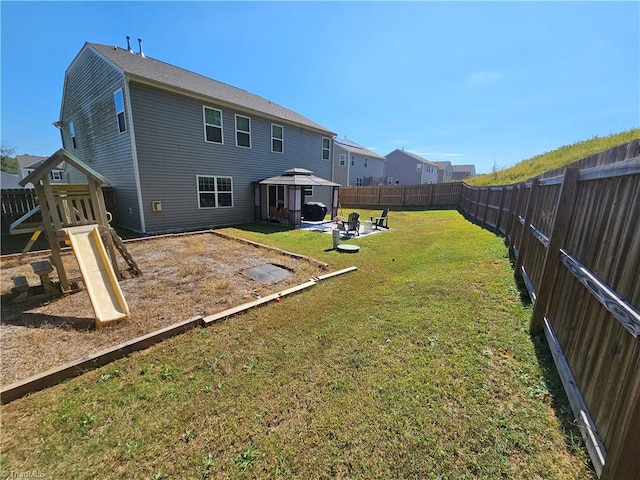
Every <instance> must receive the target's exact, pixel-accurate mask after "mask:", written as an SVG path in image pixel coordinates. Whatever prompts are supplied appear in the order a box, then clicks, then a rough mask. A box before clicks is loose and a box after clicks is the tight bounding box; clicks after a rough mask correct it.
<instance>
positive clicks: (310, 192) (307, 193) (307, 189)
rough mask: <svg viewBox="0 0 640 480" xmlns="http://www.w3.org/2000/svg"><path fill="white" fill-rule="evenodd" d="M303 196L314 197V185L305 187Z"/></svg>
mask: <svg viewBox="0 0 640 480" xmlns="http://www.w3.org/2000/svg"><path fill="white" fill-rule="evenodd" d="M302 194H303V195H304V196H305V197H312V196H313V185H305V186H304V187H302Z"/></svg>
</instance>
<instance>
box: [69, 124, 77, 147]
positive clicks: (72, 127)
mask: <svg viewBox="0 0 640 480" xmlns="http://www.w3.org/2000/svg"><path fill="white" fill-rule="evenodd" d="M69 132H70V133H71V144H72V145H73V148H74V149H76V148H78V145H76V126H75V125H74V124H73V122H71V123H69Z"/></svg>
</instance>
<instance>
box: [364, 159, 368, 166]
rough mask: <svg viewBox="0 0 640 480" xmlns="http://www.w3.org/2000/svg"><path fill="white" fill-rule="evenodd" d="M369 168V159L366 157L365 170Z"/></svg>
mask: <svg viewBox="0 0 640 480" xmlns="http://www.w3.org/2000/svg"><path fill="white" fill-rule="evenodd" d="M368 166H369V159H368V158H367V157H364V168H367V167H368Z"/></svg>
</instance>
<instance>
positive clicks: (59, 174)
mask: <svg viewBox="0 0 640 480" xmlns="http://www.w3.org/2000/svg"><path fill="white" fill-rule="evenodd" d="M47 158H48V157H38V156H35V155H16V161H17V163H18V181H20V180H22V179H23V178H25V177H26V176H27V175H29V174H30V173H31V172H33V171H34V170H35V169H36V168H37V167H39V166H40V164H41V163H42V162H44V161H45V160H46V159H47ZM49 183H52V184H60V183H68V182H67V174H66V172H65V164H64V162H62V163H61V164H60V165H57V166H56V168H54V169H52V170H51V172H50V173H49ZM19 188H21V187H19ZM26 188H33V185H31V183H28V184H27V187H26Z"/></svg>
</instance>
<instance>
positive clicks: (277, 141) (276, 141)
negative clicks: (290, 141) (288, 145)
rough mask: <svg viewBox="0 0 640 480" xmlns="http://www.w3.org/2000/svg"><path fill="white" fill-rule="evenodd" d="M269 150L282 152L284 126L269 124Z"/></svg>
mask: <svg viewBox="0 0 640 480" xmlns="http://www.w3.org/2000/svg"><path fill="white" fill-rule="evenodd" d="M271 151H272V152H276V153H282V152H284V128H283V127H282V126H281V125H276V124H275V123H272V124H271Z"/></svg>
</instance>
